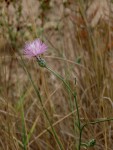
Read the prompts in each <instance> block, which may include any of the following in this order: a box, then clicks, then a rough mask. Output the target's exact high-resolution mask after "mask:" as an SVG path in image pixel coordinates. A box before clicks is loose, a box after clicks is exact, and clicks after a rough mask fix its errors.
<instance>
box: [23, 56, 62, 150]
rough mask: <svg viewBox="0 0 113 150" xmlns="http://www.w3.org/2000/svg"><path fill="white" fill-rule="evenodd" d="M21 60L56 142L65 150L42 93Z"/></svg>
mask: <svg viewBox="0 0 113 150" xmlns="http://www.w3.org/2000/svg"><path fill="white" fill-rule="evenodd" d="M21 60H22V63H23V65H24V70H25V71H26V72H27V74H28V76H29V79H30V81H31V83H32V85H33V88H34V90H35V92H36V94H37V97H38V98H39V101H40V104H41V106H42V108H43V111H44V114H45V116H46V118H47V120H48V122H49V125H50V127H51V129H52V132H53V136H54V137H55V140H56V142H57V144H58V146H59V149H60V150H64V148H63V145H62V143H61V142H60V140H59V138H58V136H57V133H56V131H55V129H54V128H53V126H52V124H51V121H50V119H49V115H48V113H47V111H46V109H45V107H44V105H43V102H42V98H41V95H40V92H39V90H38V89H37V87H36V85H35V84H34V82H33V80H32V77H31V75H30V73H29V72H28V70H27V69H26V65H25V63H24V61H23V59H22V57H21Z"/></svg>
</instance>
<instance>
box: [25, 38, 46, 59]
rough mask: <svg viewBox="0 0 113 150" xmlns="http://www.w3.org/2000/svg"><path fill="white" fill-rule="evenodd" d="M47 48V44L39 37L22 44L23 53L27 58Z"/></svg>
mask: <svg viewBox="0 0 113 150" xmlns="http://www.w3.org/2000/svg"><path fill="white" fill-rule="evenodd" d="M46 50H47V45H46V44H44V43H43V42H42V41H40V39H36V40H34V41H33V42H29V43H26V44H25V46H24V55H25V56H27V57H28V58H32V57H35V56H37V55H39V54H42V53H44V52H45V51H46Z"/></svg>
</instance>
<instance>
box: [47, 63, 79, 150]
mask: <svg viewBox="0 0 113 150" xmlns="http://www.w3.org/2000/svg"><path fill="white" fill-rule="evenodd" d="M45 68H46V69H48V70H49V71H50V72H51V73H53V74H54V75H55V76H56V77H58V78H59V79H60V80H61V81H62V82H63V83H64V85H65V86H66V87H67V89H68V90H69V91H70V92H71V94H72V95H73V97H74V100H75V105H76V109H77V120H78V128H79V133H80V130H81V123H80V115H79V109H78V103H77V100H76V92H73V91H72V90H71V88H70V86H69V85H68V84H67V82H66V81H65V80H64V79H63V78H62V76H60V75H59V74H58V73H56V72H55V71H53V70H52V69H50V68H49V67H48V66H47V65H46V67H45ZM80 135H81V133H80ZM79 145H81V140H79ZM79 147H80V146H79ZM79 150H80V148H79Z"/></svg>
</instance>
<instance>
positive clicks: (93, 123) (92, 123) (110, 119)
mask: <svg viewBox="0 0 113 150" xmlns="http://www.w3.org/2000/svg"><path fill="white" fill-rule="evenodd" d="M105 121H113V118H108V119H102V120H96V121H91V122H88V123H85V124H84V125H83V126H82V127H81V130H80V137H79V141H80V142H79V143H80V145H79V150H80V147H81V138H82V132H83V129H84V128H85V127H86V126H87V125H95V124H96V123H101V122H105Z"/></svg>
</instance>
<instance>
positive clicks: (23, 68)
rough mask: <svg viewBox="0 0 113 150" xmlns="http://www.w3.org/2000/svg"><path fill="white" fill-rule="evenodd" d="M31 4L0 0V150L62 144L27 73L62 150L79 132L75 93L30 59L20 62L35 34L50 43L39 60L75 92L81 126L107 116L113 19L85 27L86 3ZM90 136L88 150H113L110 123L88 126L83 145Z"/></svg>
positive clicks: (111, 98)
mask: <svg viewBox="0 0 113 150" xmlns="http://www.w3.org/2000/svg"><path fill="white" fill-rule="evenodd" d="M31 2H32V4H30V1H29V3H26V5H25V1H24V2H23V3H22V5H21V0H20V1H18V3H16V2H15V1H9V3H8V1H3V2H1V3H0V7H1V9H0V13H1V15H0V26H1V28H0V58H1V59H0V122H1V124H0V150H6V149H7V150H20V149H24V150H26V149H28V150H57V149H59V147H58V145H57V142H56V140H55V138H54V137H53V135H52V130H51V127H50V124H49V122H48V120H47V118H46V116H45V115H44V112H43V108H42V106H41V104H40V101H39V98H37V95H36V92H35V90H34V87H33V85H32V83H31V82H30V80H29V76H28V73H30V75H31V77H32V80H33V82H34V83H35V85H36V86H37V88H38V89H39V91H40V95H41V98H42V101H43V106H44V108H45V109H46V111H47V112H48V115H49V119H50V122H51V124H52V125H53V127H54V129H55V131H56V133H57V135H58V137H59V139H60V141H61V142H62V144H63V147H64V149H65V150H74V149H77V145H78V138H79V133H78V129H77V127H76V126H75V125H74V123H75V122H77V115H76V107H75V103H74V100H73V97H72V96H71V94H70V92H69V91H67V90H66V88H65V86H64V85H63V83H62V82H61V81H59V80H58V78H56V77H55V76H54V75H53V74H51V73H50V72H49V71H47V70H46V69H44V68H40V67H39V66H38V65H37V62H36V61H35V60H27V59H24V63H25V65H24V64H23V62H22V60H21V57H20V55H21V53H22V50H21V49H22V47H23V44H24V42H25V41H27V40H32V39H34V38H36V37H39V38H41V39H43V40H44V41H45V42H46V43H47V44H48V45H49V49H48V52H47V53H45V54H44V56H42V57H43V58H44V59H45V60H46V62H47V64H48V65H49V66H50V67H51V68H52V69H53V70H55V71H56V72H58V73H59V74H61V75H62V76H63V77H64V78H65V79H66V81H67V82H68V83H69V85H70V86H71V88H72V89H73V91H76V92H77V101H78V105H79V112H80V118H81V123H82V124H83V123H86V122H88V121H94V120H98V119H101V118H112V116H113V68H112V67H113V65H112V59H113V58H112V48H113V43H112V29H113V28H112V26H111V22H112V19H110V17H109V20H108V21H107V23H106V20H104V19H103V20H101V19H100V20H99V21H98V23H97V24H93V25H95V26H93V27H92V26H90V25H91V24H90V21H89V22H88V20H87V16H86V15H85V14H87V13H86V12H87V11H86V10H87V8H89V9H88V10H90V6H91V4H90V5H88V4H89V3H88V2H89V1H88V0H87V1H82V0H81V1H80V0H76V1H74V0H69V1H64V3H63V2H62V1H60V0H58V1H52V0H50V1H46V0H44V1H40V0H39V1H36V2H35V0H34V1H31ZM43 2H44V3H43ZM34 4H35V5H34ZM36 4H37V5H36ZM93 5H94V4H93ZM24 6H25V7H24ZM32 6H33V7H32ZM39 6H40V7H39ZM33 8H35V10H36V11H35V10H34V9H33ZM58 8H59V10H58ZM100 8H101V7H100ZM107 8H108V7H107ZM37 10H38V11H37ZM90 11H91V10H90ZM97 11H98V10H97V9H96V11H95V14H97ZM111 14H112V13H111ZM91 15H92V13H91ZM100 18H101V17H100ZM27 72H28V73H27ZM75 82H76V83H75ZM28 139H29V140H28ZM91 139H96V145H95V146H94V147H89V148H88V149H92V150H112V149H113V143H112V140H113V122H112V121H111V122H110V121H109V122H103V123H97V124H95V125H88V126H86V127H85V128H84V130H83V134H82V142H88V141H90V140H91ZM26 140H28V141H27V143H26ZM82 149H84V148H81V150H82Z"/></svg>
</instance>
